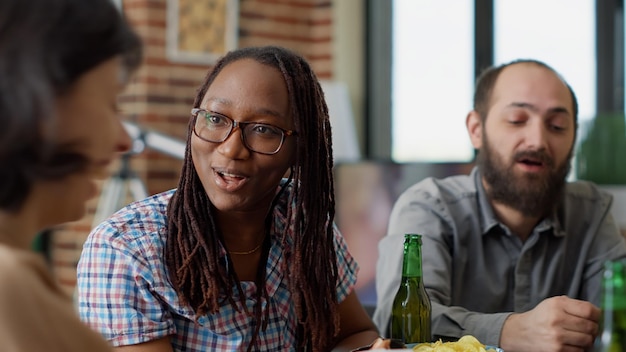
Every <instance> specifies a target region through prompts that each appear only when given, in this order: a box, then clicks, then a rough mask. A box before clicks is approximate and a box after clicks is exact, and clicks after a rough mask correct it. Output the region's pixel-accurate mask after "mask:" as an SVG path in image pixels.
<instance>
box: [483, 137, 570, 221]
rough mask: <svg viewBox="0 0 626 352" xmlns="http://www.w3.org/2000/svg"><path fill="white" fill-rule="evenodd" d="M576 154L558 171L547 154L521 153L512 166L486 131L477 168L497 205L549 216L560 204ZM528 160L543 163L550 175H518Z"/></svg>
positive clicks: (538, 151) (528, 213) (530, 215)
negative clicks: (519, 163)
mask: <svg viewBox="0 0 626 352" xmlns="http://www.w3.org/2000/svg"><path fill="white" fill-rule="evenodd" d="M571 156H572V151H571V150H570V153H569V155H568V157H567V158H566V159H565V162H563V164H562V165H559V166H558V167H556V168H555V162H554V159H552V158H551V157H550V156H548V155H547V154H546V152H545V151H544V150H541V149H540V150H536V151H530V150H527V151H520V152H517V153H515V155H513V158H512V159H511V162H510V163H509V165H506V164H505V161H504V160H502V158H500V157H499V155H498V154H497V153H496V152H495V151H494V150H493V149H492V147H491V145H490V144H489V142H488V138H487V136H486V134H485V133H484V131H483V148H481V150H480V152H479V153H478V157H477V164H478V166H479V168H480V170H481V173H482V175H483V177H484V178H485V181H486V182H487V184H488V185H489V189H488V190H487V194H488V195H489V196H490V197H491V199H492V200H493V201H495V202H498V203H501V204H504V205H506V206H509V207H511V208H513V209H516V210H518V211H519V212H521V213H522V214H523V215H524V216H527V217H539V216H545V215H546V214H547V213H548V212H549V211H550V210H551V209H552V208H553V206H554V205H555V204H556V203H558V202H559V201H560V198H561V196H562V193H563V190H564V189H565V183H566V177H567V174H568V173H569V171H570V159H571ZM524 158H533V159H536V160H540V161H541V162H542V164H543V165H544V166H545V167H547V168H548V174H547V175H540V174H532V173H524V174H519V173H516V172H515V169H514V167H515V164H516V161H519V160H522V159H524Z"/></svg>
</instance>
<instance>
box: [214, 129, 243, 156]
mask: <svg viewBox="0 0 626 352" xmlns="http://www.w3.org/2000/svg"><path fill="white" fill-rule="evenodd" d="M217 150H218V151H219V152H220V153H221V154H222V155H225V156H227V157H229V158H231V159H246V158H248V157H249V156H250V153H251V151H250V150H249V149H248V147H246V145H245V144H244V142H243V131H242V130H241V128H239V127H238V126H237V127H234V126H233V130H232V131H231V133H230V135H229V136H228V137H227V138H226V140H224V141H223V142H222V143H220V144H219V146H218V147H217Z"/></svg>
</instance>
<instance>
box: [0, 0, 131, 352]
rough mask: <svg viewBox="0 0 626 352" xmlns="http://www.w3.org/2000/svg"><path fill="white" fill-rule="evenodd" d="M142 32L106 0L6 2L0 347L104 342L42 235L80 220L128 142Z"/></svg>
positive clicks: (0, 110) (0, 24) (0, 33)
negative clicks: (35, 245)
mask: <svg viewBox="0 0 626 352" xmlns="http://www.w3.org/2000/svg"><path fill="white" fill-rule="evenodd" d="M140 61H141V42H140V39H139V37H138V36H137V35H136V34H135V33H134V32H133V31H132V30H131V28H130V27H129V25H128V24H127V23H126V22H125V21H124V19H123V18H122V16H121V14H120V13H119V11H118V10H117V9H116V8H115V7H114V5H113V4H112V3H111V1H109V0H90V1H85V0H55V1H51V0H31V1H23V0H2V1H0V121H1V125H2V127H1V128H0V164H1V165H2V166H1V167H0V170H2V171H0V312H1V313H0V345H1V347H0V350H2V351H64V352H67V351H81V352H83V351H108V350H111V347H110V345H109V344H108V343H107V342H106V340H104V339H103V338H102V337H101V336H100V335H99V334H97V333H96V332H94V331H92V330H91V329H89V328H88V327H87V326H86V325H85V324H84V323H83V322H81V321H80V320H79V318H78V316H77V314H76V311H75V309H74V306H73V305H72V299H71V297H69V296H68V295H67V294H65V293H64V291H62V290H61V288H60V287H59V286H58V285H57V283H56V282H55V279H54V278H53V276H52V275H51V273H50V272H49V268H48V267H47V265H46V262H45V260H44V257H43V256H42V255H40V254H37V253H34V252H32V251H31V250H30V248H31V243H32V242H33V240H34V238H35V237H36V235H37V233H39V232H41V231H43V230H45V229H48V228H50V227H54V226H56V225H59V224H61V223H64V222H68V221H74V220H78V219H80V218H81V217H82V216H83V215H84V214H85V209H86V202H87V201H88V200H89V199H90V198H92V197H94V196H95V195H96V191H97V187H96V180H98V179H104V178H106V177H107V176H108V173H107V170H108V166H109V164H110V163H111V162H112V161H113V160H114V159H115V158H116V157H117V155H118V154H119V153H120V152H122V151H125V150H127V149H128V148H129V146H130V138H129V137H128V135H127V134H126V132H125V131H124V129H123V126H122V123H121V121H120V119H119V117H118V112H117V108H116V102H117V97H118V94H119V93H120V92H121V91H122V89H123V88H124V87H125V85H126V83H127V82H128V78H129V74H131V72H132V71H133V70H134V69H135V68H137V67H138V65H139V64H140Z"/></svg>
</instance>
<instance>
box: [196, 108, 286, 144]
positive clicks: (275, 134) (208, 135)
mask: <svg viewBox="0 0 626 352" xmlns="http://www.w3.org/2000/svg"><path fill="white" fill-rule="evenodd" d="M191 115H192V116H193V118H194V121H193V133H194V134H195V135H196V136H198V138H200V139H202V140H204V141H207V142H212V143H222V142H223V141H225V140H226V139H227V138H228V136H230V134H231V133H232V132H233V130H234V129H235V127H239V129H240V130H241V140H242V141H243V144H244V145H245V146H246V148H248V149H250V150H251V151H253V152H256V153H260V154H266V155H272V154H276V153H278V151H279V150H280V148H281V147H282V146H283V142H284V141H285V136H291V135H296V132H295V131H292V130H286V129H284V128H280V127H277V126H274V125H270V124H267V123H258V122H239V121H235V120H233V119H231V118H230V117H228V116H224V115H221V114H218V113H214V112H209V111H206V110H204V109H198V108H194V109H191Z"/></svg>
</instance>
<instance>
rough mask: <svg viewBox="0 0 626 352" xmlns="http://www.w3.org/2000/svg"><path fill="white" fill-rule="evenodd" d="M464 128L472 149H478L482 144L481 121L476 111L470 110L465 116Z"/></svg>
mask: <svg viewBox="0 0 626 352" xmlns="http://www.w3.org/2000/svg"><path fill="white" fill-rule="evenodd" d="M465 127H467V133H468V134H469V137H470V141H471V142H472V145H473V146H474V149H480V148H481V147H482V144H483V120H482V119H481V117H480V114H479V113H478V111H476V110H472V111H470V112H469V113H468V114H467V117H466V118H465Z"/></svg>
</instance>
